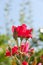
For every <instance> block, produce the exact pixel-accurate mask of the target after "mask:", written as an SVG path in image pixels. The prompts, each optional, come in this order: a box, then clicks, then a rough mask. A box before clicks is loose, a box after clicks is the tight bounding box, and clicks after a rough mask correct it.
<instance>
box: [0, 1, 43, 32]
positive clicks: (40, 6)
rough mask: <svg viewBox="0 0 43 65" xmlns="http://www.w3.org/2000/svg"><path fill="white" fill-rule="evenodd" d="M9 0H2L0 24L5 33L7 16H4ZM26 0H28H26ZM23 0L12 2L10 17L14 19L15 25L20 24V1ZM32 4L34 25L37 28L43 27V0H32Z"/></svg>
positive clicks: (0, 2) (0, 3)
mask: <svg viewBox="0 0 43 65" xmlns="http://www.w3.org/2000/svg"><path fill="white" fill-rule="evenodd" d="M8 1H9V0H0V26H1V27H2V28H3V29H2V30H1V29H0V31H1V33H5V22H6V20H5V17H4V14H5V12H4V8H5V5H6V3H7V2H8ZM25 1H26V0H25ZM21 2H23V0H12V2H11V10H10V16H9V18H10V19H13V20H14V23H15V22H16V23H15V25H19V23H18V22H19V18H20V16H19V12H20V3H21ZM31 6H32V19H33V22H32V24H33V27H34V29H35V30H37V29H38V28H41V27H43V0H31Z"/></svg>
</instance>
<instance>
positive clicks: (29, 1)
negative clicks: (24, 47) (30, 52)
mask: <svg viewBox="0 0 43 65" xmlns="http://www.w3.org/2000/svg"><path fill="white" fill-rule="evenodd" d="M23 23H25V24H26V25H27V26H28V28H33V38H32V39H30V40H29V41H30V43H31V47H33V48H34V49H35V51H36V52H37V51H38V53H39V51H41V53H43V51H42V49H43V0H0V65H11V63H10V61H11V60H9V58H5V57H4V55H5V49H6V47H7V46H8V44H10V45H14V43H15V41H14V39H13V37H12V31H11V27H12V25H16V26H18V25H21V24H23ZM11 43H12V44H11Z"/></svg>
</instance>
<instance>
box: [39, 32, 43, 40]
mask: <svg viewBox="0 0 43 65" xmlns="http://www.w3.org/2000/svg"><path fill="white" fill-rule="evenodd" d="M39 39H40V40H41V41H43V33H40V34H39Z"/></svg>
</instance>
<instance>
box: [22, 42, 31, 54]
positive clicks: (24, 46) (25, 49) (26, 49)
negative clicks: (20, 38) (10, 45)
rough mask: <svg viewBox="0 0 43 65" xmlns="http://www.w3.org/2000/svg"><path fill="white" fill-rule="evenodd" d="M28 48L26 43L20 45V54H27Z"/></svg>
mask: <svg viewBox="0 0 43 65" xmlns="http://www.w3.org/2000/svg"><path fill="white" fill-rule="evenodd" d="M29 47H30V45H29V43H28V42H26V43H24V44H22V45H21V52H24V53H27V52H28V50H29Z"/></svg>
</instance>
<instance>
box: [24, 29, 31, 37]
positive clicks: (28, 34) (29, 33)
mask: <svg viewBox="0 0 43 65" xmlns="http://www.w3.org/2000/svg"><path fill="white" fill-rule="evenodd" d="M25 38H32V34H31V32H30V30H26V32H25Z"/></svg>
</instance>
